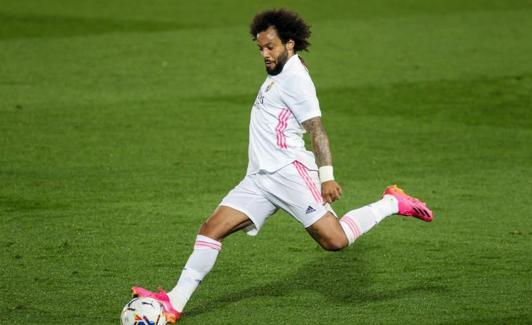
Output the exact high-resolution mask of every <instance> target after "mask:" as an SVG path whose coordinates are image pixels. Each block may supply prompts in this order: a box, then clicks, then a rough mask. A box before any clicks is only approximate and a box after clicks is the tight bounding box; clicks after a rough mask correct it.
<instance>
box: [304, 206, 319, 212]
mask: <svg viewBox="0 0 532 325" xmlns="http://www.w3.org/2000/svg"><path fill="white" fill-rule="evenodd" d="M315 211H316V209H314V208H313V207H311V206H310V205H309V206H308V208H307V212H305V214H309V213H312V212H315Z"/></svg>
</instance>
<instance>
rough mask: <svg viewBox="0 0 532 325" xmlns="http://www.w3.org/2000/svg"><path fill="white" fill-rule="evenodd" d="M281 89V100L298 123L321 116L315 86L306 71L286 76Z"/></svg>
mask: <svg viewBox="0 0 532 325" xmlns="http://www.w3.org/2000/svg"><path fill="white" fill-rule="evenodd" d="M282 89H283V93H282V100H283V102H284V103H285V105H286V106H287V107H288V108H289V109H290V111H291V112H292V114H294V117H295V118H296V119H297V121H298V122H299V123H300V124H301V123H303V122H305V121H306V120H308V119H310V118H313V117H318V116H321V111H320V103H319V101H318V97H317V96H316V88H315V87H314V83H313V82H312V80H311V79H310V76H309V75H308V74H307V73H304V74H303V73H301V74H300V73H298V74H295V75H294V76H291V78H287V81H286V84H284V85H283V87H282Z"/></svg>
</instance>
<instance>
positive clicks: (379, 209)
mask: <svg viewBox="0 0 532 325" xmlns="http://www.w3.org/2000/svg"><path fill="white" fill-rule="evenodd" d="M397 212H399V203H398V202H397V199H396V198H395V197H393V196H392V195H384V196H383V198H382V199H381V200H379V201H377V202H375V203H372V204H369V205H366V206H364V207H362V208H359V209H355V210H351V211H349V212H347V213H346V214H345V215H344V216H343V218H342V219H340V225H341V226H342V229H343V230H344V232H345V235H346V237H347V240H348V241H349V245H351V244H352V243H353V242H354V241H355V240H356V239H357V238H358V237H360V236H362V234H364V233H366V232H368V231H369V230H370V229H371V228H373V227H374V226H375V225H376V224H378V223H379V222H381V221H382V220H383V219H384V218H386V217H388V216H391V215H392V214H395V213H397Z"/></svg>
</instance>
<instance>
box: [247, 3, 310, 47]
mask: <svg viewBox="0 0 532 325" xmlns="http://www.w3.org/2000/svg"><path fill="white" fill-rule="evenodd" d="M270 26H273V27H274V28H275V30H277V34H278V35H279V38H280V39H281V41H282V42H283V44H285V43H286V42H288V41H289V40H293V41H294V43H295V45H294V51H295V52H298V51H308V47H309V46H310V43H309V42H308V38H309V37H310V34H311V32H310V25H308V24H307V23H305V21H304V20H303V18H301V17H299V15H298V14H297V13H295V12H293V11H289V10H287V9H272V10H266V11H263V12H261V13H258V14H257V15H255V17H253V20H252V21H251V25H250V30H249V32H250V34H251V37H252V38H253V40H254V41H255V40H257V34H258V33H260V32H263V31H265V30H267V29H268V27H270Z"/></svg>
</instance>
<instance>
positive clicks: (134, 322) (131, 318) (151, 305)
mask: <svg viewBox="0 0 532 325" xmlns="http://www.w3.org/2000/svg"><path fill="white" fill-rule="evenodd" d="M120 321H121V322H120V323H121V324H122V325H165V324H166V318H165V317H164V314H163V306H162V305H161V303H160V302H158V301H157V300H155V299H152V298H133V299H132V300H131V301H130V302H128V303H127V304H126V305H125V306H124V309H123V310H122V315H120Z"/></svg>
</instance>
